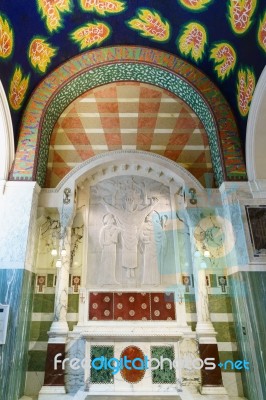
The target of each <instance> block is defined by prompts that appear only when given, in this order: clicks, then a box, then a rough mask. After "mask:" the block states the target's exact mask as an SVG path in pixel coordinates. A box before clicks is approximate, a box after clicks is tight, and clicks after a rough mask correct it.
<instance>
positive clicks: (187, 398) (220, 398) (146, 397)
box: [73, 390, 246, 400]
mask: <svg viewBox="0 0 266 400" xmlns="http://www.w3.org/2000/svg"><path fill="white" fill-rule="evenodd" d="M136 399H138V400H246V399H245V398H244V397H231V396H227V395H217V394H216V395H201V394H200V393H190V392H188V391H183V392H182V393H176V392H169V393H167V394H166V393H164V394H161V395H160V394H155V393H154V392H153V393H151V392H149V393H139V392H135V393H128V392H125V393H120V394H119V395H118V394H117V393H112V392H109V393H108V394H107V393H100V392H99V393H95V392H94V393H92V392H91V393H90V392H84V391H82V390H80V391H79V392H77V393H76V394H75V396H74V397H73V400H136Z"/></svg>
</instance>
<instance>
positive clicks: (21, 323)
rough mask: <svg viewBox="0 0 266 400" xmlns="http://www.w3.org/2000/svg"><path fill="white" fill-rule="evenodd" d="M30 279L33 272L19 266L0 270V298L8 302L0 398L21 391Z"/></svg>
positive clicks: (0, 351)
mask: <svg viewBox="0 0 266 400" xmlns="http://www.w3.org/2000/svg"><path fill="white" fill-rule="evenodd" d="M34 281H35V276H34V274H33V273H31V272H29V271H26V270H23V269H19V270H18V269H17V270H12V269H8V270H4V269H2V270H0V302H1V303H3V304H9V305H10V313H9V322H8V331H7V338H6V343H5V345H3V346H0V399H1V400H2V399H3V400H17V399H19V398H20V397H21V396H22V395H23V393H24V386H25V380H26V371H27V363H28V343H29V327H30V319H31V309H32V294H33V286H34Z"/></svg>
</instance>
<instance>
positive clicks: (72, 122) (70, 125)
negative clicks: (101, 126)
mask: <svg viewBox="0 0 266 400" xmlns="http://www.w3.org/2000/svg"><path fill="white" fill-rule="evenodd" d="M61 126H62V128H67V129H83V125H82V123H81V119H80V117H78V116H77V117H64V118H62V121H61Z"/></svg>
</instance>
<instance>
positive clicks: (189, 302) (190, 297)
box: [185, 293, 197, 313]
mask: <svg viewBox="0 0 266 400" xmlns="http://www.w3.org/2000/svg"><path fill="white" fill-rule="evenodd" d="M185 305H186V312H187V313H196V312H197V310H196V301H195V295H194V294H189V293H185Z"/></svg>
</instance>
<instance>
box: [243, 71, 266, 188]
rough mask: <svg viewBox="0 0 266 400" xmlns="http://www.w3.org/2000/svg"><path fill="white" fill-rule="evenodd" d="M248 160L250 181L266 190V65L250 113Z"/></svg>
mask: <svg viewBox="0 0 266 400" xmlns="http://www.w3.org/2000/svg"><path fill="white" fill-rule="evenodd" d="M246 162H247V173H248V179H249V181H252V182H254V184H255V185H256V186H258V188H257V189H261V190H266V66H265V67H264V70H263V71H262V73H261V76H260V78H259V80H258V83H257V86H256V89H255V92H254V95H253V99H252V102H251V106H250V111H249V115H248V123H247V136H246ZM263 181H264V182H263Z"/></svg>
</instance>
